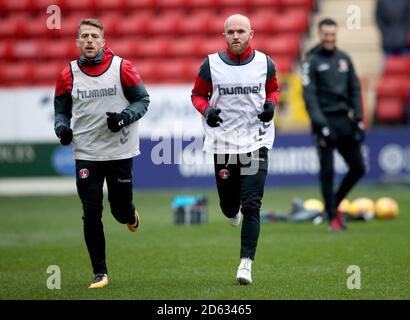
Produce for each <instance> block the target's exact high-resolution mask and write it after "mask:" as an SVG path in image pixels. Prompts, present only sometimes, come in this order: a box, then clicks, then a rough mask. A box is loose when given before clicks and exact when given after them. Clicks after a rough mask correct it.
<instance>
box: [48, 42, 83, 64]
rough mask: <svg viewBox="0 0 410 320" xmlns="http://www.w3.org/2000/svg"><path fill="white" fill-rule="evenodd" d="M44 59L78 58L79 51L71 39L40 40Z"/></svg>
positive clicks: (68, 59)
mask: <svg viewBox="0 0 410 320" xmlns="http://www.w3.org/2000/svg"><path fill="white" fill-rule="evenodd" d="M42 46H43V50H42V51H43V53H42V55H41V57H42V58H44V59H52V60H53V59H54V60H57V59H60V60H61V59H65V60H67V61H70V60H73V59H76V58H78V56H79V55H80V51H79V49H78V48H77V46H76V44H75V41H74V40H72V39H61V40H53V41H44V42H42Z"/></svg>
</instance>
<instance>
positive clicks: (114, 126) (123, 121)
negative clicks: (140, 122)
mask: <svg viewBox="0 0 410 320" xmlns="http://www.w3.org/2000/svg"><path fill="white" fill-rule="evenodd" d="M106 115H107V116H108V118H107V125H108V129H110V130H111V131H112V132H118V131H120V130H121V128H123V127H125V126H127V125H129V124H130V118H129V116H128V115H127V114H126V113H125V112H121V113H116V112H106Z"/></svg>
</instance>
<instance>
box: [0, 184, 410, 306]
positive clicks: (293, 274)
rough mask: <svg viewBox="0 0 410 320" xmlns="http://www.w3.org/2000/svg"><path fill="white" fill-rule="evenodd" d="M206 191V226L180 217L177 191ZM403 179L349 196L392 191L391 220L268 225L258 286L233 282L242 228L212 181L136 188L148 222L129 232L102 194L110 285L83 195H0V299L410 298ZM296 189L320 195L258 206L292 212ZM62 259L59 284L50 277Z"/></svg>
mask: <svg viewBox="0 0 410 320" xmlns="http://www.w3.org/2000/svg"><path fill="white" fill-rule="evenodd" d="M199 193H204V194H205V195H206V196H207V197H208V198H209V201H210V206H209V222H208V224H206V225H196V226H190V227H189V226H176V225H174V224H173V215H172V210H171V206H170V205H171V200H172V197H173V196H175V195H177V194H199ZM409 195H410V193H409V189H408V187H404V186H390V187H386V186H359V187H357V188H356V189H355V190H354V191H353V192H352V193H351V194H350V195H349V199H354V198H356V197H360V196H367V197H370V198H372V199H374V200H375V199H377V198H378V197H381V196H391V197H393V198H395V199H396V200H397V201H398V202H399V205H400V214H399V217H398V218H397V219H395V220H391V221H376V220H374V221H370V222H354V223H350V225H349V230H348V231H347V232H343V233H340V234H328V233H327V232H326V228H327V227H326V226H325V225H313V224H310V223H303V224H286V223H278V224H262V227H261V235H260V238H259V246H258V250H257V255H256V259H255V262H254V264H253V280H254V284H253V285H252V286H247V287H246V286H238V285H237V284H236V282H235V275H236V268H237V265H238V262H239V258H238V255H239V243H240V228H233V227H231V226H229V225H228V224H227V222H226V219H225V218H224V217H223V215H222V213H221V212H220V210H219V207H218V199H217V195H216V190H205V191H199V190H198V191H196V190H194V191H193V190H189V191H187V190H182V191H181V190H169V191H168V190H167V191H155V192H147V191H141V192H136V193H135V203H136V205H137V207H138V208H139V211H140V214H141V219H142V224H141V229H140V230H139V231H138V232H137V233H130V232H129V231H128V230H127V228H126V226H124V225H120V224H118V223H117V222H116V221H115V220H114V218H113V217H112V216H111V214H110V213H109V211H108V208H109V206H108V203H107V202H106V201H107V200H106V197H105V200H104V208H105V209H104V227H105V235H106V242H107V263H108V268H109V279H110V284H109V286H108V287H106V288H104V289H99V290H90V289H88V288H87V286H88V285H89V283H90V281H91V280H92V277H93V275H92V272H91V266H90V261H89V258H88V253H87V251H86V247H85V243H84V240H83V234H82V220H81V205H80V201H79V199H78V197H77V196H65V197H57V196H56V197H51V196H50V197H40V196H39V197H0V284H1V285H0V299H137V300H145V299H152V300H156V299H166V300H168V299H169V300H173V299H195V300H207V299H235V300H236V299H238V300H239V299H249V300H253V299H258V300H259V299H268V300H276V299H410V285H409V283H410V250H409V248H410V197H409ZM293 196H299V197H302V198H304V199H306V198H309V197H316V198H318V197H319V195H318V188H317V187H297V188H272V189H267V190H266V191H265V197H264V202H263V207H262V211H264V210H269V209H276V210H282V211H286V210H288V208H289V206H290V200H291V198H292V197H293ZM49 265H58V266H59V267H60V270H61V289H60V290H56V289H54V290H50V289H48V288H47V286H46V282H47V277H48V276H50V274H47V272H46V270H47V267H48V266H49ZM349 265H357V266H359V267H360V271H361V288H360V289H355V290H349V289H348V288H347V285H346V282H347V279H348V277H349V276H350V274H348V273H347V272H346V270H347V268H348V266H349Z"/></svg>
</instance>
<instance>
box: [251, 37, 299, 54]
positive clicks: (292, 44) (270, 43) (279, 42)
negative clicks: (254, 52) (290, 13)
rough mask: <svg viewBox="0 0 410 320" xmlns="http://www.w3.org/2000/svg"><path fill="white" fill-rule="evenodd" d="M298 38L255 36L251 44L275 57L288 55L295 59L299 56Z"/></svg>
mask: <svg viewBox="0 0 410 320" xmlns="http://www.w3.org/2000/svg"><path fill="white" fill-rule="evenodd" d="M299 41H300V40H299V37H298V36H295V35H289V36H271V37H269V36H259V37H258V36H255V37H254V38H253V43H254V45H255V48H256V49H258V50H260V51H262V52H264V53H266V54H268V55H271V56H272V57H275V56H277V55H288V56H289V57H291V58H295V57H296V56H297V55H298V54H299Z"/></svg>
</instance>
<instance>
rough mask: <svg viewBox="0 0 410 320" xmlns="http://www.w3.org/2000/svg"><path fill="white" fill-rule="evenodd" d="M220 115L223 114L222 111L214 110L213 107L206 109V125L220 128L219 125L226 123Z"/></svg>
mask: <svg viewBox="0 0 410 320" xmlns="http://www.w3.org/2000/svg"><path fill="white" fill-rule="evenodd" d="M220 113H221V109H214V108H211V107H208V108H206V109H205V112H204V117H205V119H206V123H207V124H208V126H210V127H212V128H215V127H219V125H220V124H221V123H222V122H224V121H223V120H222V119H221V117H220V116H219V114H220Z"/></svg>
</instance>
